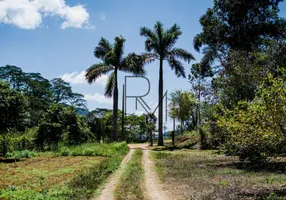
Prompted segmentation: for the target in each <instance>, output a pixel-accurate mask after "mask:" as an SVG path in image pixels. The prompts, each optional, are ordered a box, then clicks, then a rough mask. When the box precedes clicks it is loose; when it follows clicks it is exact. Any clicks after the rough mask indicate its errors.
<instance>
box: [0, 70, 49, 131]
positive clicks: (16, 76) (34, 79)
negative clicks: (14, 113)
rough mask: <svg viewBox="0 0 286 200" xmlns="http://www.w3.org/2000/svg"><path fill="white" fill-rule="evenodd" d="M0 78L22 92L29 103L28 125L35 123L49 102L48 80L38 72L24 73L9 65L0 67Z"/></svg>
mask: <svg viewBox="0 0 286 200" xmlns="http://www.w3.org/2000/svg"><path fill="white" fill-rule="evenodd" d="M0 79H1V80H3V81H6V82H7V83H8V84H9V85H10V87H12V88H13V89H15V90H17V91H19V92H22V93H24V95H25V96H26V97H27V102H28V105H29V106H28V108H27V112H28V113H29V116H30V118H29V120H28V119H27V121H29V122H27V123H29V125H28V126H30V127H32V126H35V125H37V124H38V123H39V119H40V118H41V117H42V116H43V113H44V112H46V109H47V108H48V106H49V103H50V98H51V96H50V95H51V93H50V86H51V85H50V83H49V81H48V80H47V79H45V78H43V77H42V76H41V74H39V73H25V72H23V71H22V70H21V68H19V67H16V66H10V65H6V66H4V67H0Z"/></svg>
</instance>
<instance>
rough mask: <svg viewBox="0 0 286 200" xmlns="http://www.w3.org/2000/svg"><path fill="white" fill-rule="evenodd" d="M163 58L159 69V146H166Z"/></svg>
mask: <svg viewBox="0 0 286 200" xmlns="http://www.w3.org/2000/svg"><path fill="white" fill-rule="evenodd" d="M162 97H163V60H162V59H160V71H159V101H158V102H159V120H158V121H159V124H158V127H159V135H158V146H164V141H163V101H162Z"/></svg>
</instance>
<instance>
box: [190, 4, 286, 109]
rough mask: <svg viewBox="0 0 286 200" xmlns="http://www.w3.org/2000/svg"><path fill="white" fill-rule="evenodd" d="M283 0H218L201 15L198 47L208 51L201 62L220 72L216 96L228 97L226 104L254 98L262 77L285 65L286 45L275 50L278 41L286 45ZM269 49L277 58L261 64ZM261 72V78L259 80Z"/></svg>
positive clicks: (216, 78)
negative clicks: (281, 15) (285, 42)
mask: <svg viewBox="0 0 286 200" xmlns="http://www.w3.org/2000/svg"><path fill="white" fill-rule="evenodd" d="M280 2H282V0H266V1H256V0H232V1H230V0H215V1H214V6H213V8H211V9H208V10H207V11H206V13H205V14H204V15H203V16H202V17H201V18H200V23H201V25H202V32H201V33H199V34H197V35H196V36H195V38H194V48H195V49H196V50H197V51H200V50H201V51H202V53H203V54H204V56H203V58H202V61H201V64H202V65H203V66H211V67H212V71H213V72H214V74H216V76H215V78H214V79H213V85H212V86H213V89H214V90H215V92H216V95H217V96H218V97H219V98H223V99H225V100H223V102H224V103H226V105H225V106H226V107H228V108H231V107H233V106H235V105H236V104H237V102H239V101H240V100H249V99H253V98H254V96H255V89H256V87H257V86H258V85H259V84H260V83H261V79H263V78H265V77H266V74H267V72H275V71H277V66H279V65H280V66H281V60H282V61H283V59H280V58H283V56H281V55H282V54H283V53H282V52H283V51H285V47H284V50H283V48H281V49H279V50H278V49H277V48H276V50H274V51H273V50H271V49H272V48H273V43H277V42H276V41H279V43H278V44H279V45H278V44H277V45H278V46H280V47H283V46H285V44H284V45H283V42H282V41H285V37H286V34H285V32H286V20H285V19H284V18H281V17H280V16H279V3H280ZM269 50H271V51H272V53H273V55H276V57H273V56H272V58H271V59H270V58H269V63H268V64H266V63H263V64H261V63H260V64H258V65H257V58H258V57H263V56H264V57H265V56H266V57H268V56H269ZM277 50H278V51H277ZM274 52H277V53H274ZM254 54H256V55H254ZM259 54H260V55H259ZM277 55H279V57H277ZM237 60H240V61H239V64H238V63H237V62H236V61H237ZM242 60H243V62H242ZM258 60H261V59H258ZM276 60H277V62H276ZM278 63H279V65H277V64H278ZM255 65H256V66H255ZM246 66H247V67H246ZM259 66H260V69H259V70H258V71H257V68H258V67H259ZM270 66H271V68H270ZM253 67H254V69H255V70H253V69H252V68H253ZM263 68H265V69H263ZM249 69H250V73H248V70H249ZM253 71H255V72H253ZM265 72H266V73H265ZM259 73H261V74H259ZM257 75H259V76H260V77H261V78H259V77H258V79H256V78H257ZM235 79H236V80H235ZM251 79H254V82H255V83H254V84H252V83H251V82H250V80H251ZM259 81H260V82H259ZM257 82H259V83H258V84H257Z"/></svg>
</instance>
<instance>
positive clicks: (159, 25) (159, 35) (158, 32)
mask: <svg viewBox="0 0 286 200" xmlns="http://www.w3.org/2000/svg"><path fill="white" fill-rule="evenodd" d="M154 32H155V33H156V35H157V38H158V39H159V43H161V42H162V41H163V34H164V28H163V24H162V23H161V22H160V21H157V22H156V24H155V26H154Z"/></svg>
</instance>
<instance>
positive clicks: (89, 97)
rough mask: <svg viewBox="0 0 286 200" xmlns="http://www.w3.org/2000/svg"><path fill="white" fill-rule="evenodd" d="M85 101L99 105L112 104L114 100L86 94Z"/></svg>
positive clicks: (101, 95) (100, 95)
mask: <svg viewBox="0 0 286 200" xmlns="http://www.w3.org/2000/svg"><path fill="white" fill-rule="evenodd" d="M84 99H85V100H87V101H95V102H97V103H99V104H112V99H111V98H107V97H105V96H104V95H103V94H99V93H95V94H84Z"/></svg>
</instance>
